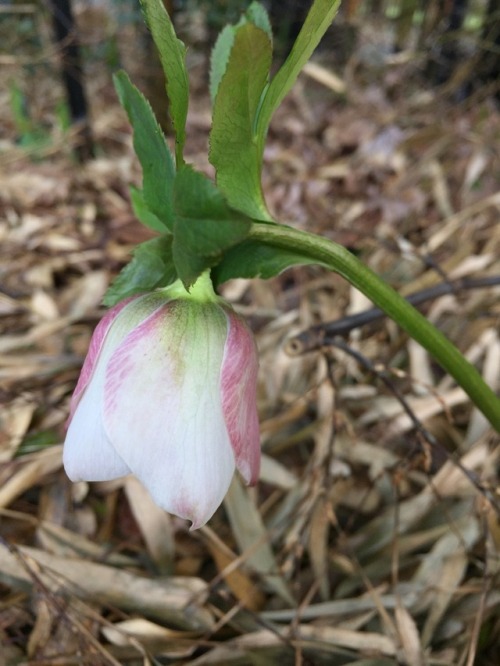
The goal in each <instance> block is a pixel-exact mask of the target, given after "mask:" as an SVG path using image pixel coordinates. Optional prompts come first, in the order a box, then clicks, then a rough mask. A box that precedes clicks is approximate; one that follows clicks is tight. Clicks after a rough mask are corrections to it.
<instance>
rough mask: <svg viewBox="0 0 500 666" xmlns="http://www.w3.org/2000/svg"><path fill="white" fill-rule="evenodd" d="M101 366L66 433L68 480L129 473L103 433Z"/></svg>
mask: <svg viewBox="0 0 500 666" xmlns="http://www.w3.org/2000/svg"><path fill="white" fill-rule="evenodd" d="M104 372H105V369H104V368H103V367H102V366H101V368H98V369H97V372H95V373H94V375H93V377H92V381H91V382H90V383H89V385H88V388H87V390H86V391H85V392H84V394H83V396H82V398H81V400H80V402H79V403H78V407H77V408H76V410H75V413H74V415H73V418H72V419H71V422H70V424H69V427H68V432H67V433H66V440H65V442H64V451H63V464H64V469H65V470H66V474H67V475H68V476H69V478H70V479H71V480H72V481H106V480H108V479H116V478H118V477H120V476H124V475H126V474H130V470H129V468H128V467H127V465H126V464H125V463H124V462H123V460H122V459H121V458H120V456H119V455H118V454H117V453H116V451H115V449H114V447H113V446H112V445H111V443H110V442H109V440H108V438H107V437H106V433H105V432H104V428H103V424H102V403H103V400H104V396H103V386H104Z"/></svg>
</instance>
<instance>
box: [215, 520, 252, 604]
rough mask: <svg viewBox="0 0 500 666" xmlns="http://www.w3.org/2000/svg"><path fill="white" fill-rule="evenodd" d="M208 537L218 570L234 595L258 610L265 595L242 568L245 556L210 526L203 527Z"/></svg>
mask: <svg viewBox="0 0 500 666" xmlns="http://www.w3.org/2000/svg"><path fill="white" fill-rule="evenodd" d="M203 533H204V535H205V536H206V537H207V542H206V543H207V547H208V549H209V550H210V553H211V555H212V557H213V559H214V561H215V564H216V566H217V570H218V571H219V573H220V574H221V576H222V577H223V578H224V580H225V581H226V583H227V584H228V586H229V588H230V589H231V590H232V592H233V594H234V596H235V597H236V598H237V599H238V600H239V601H241V603H242V604H243V605H244V606H245V607H246V608H249V609H250V610H252V611H257V610H259V609H260V608H262V606H263V605H264V602H265V596H264V594H263V593H262V592H261V590H259V588H258V586H256V585H255V582H254V581H253V580H252V579H251V578H250V576H249V575H248V574H247V573H246V572H245V571H244V570H243V569H242V568H241V565H242V564H244V560H243V558H242V557H241V556H240V557H237V556H236V555H235V554H234V553H233V552H232V550H231V549H230V548H228V547H227V546H226V545H225V544H224V543H223V542H222V541H221V539H219V538H218V536H217V535H216V534H215V533H214V532H213V531H212V530H211V529H210V528H208V527H206V526H205V527H204V528H203Z"/></svg>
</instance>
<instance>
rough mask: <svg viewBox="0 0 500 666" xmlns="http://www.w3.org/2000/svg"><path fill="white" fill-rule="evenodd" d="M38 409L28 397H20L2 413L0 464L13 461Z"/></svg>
mask: <svg viewBox="0 0 500 666" xmlns="http://www.w3.org/2000/svg"><path fill="white" fill-rule="evenodd" d="M35 409H36V403H35V402H34V401H30V400H29V398H28V396H20V397H19V398H16V399H15V400H13V401H12V402H11V403H10V405H9V406H7V407H5V408H3V409H2V411H1V412H0V444H1V446H0V463H5V462H7V461H9V460H12V458H13V456H14V454H15V453H16V451H17V447H18V446H19V444H20V443H21V441H22V439H23V437H24V436H25V434H26V432H27V430H28V428H29V426H30V423H31V419H32V417H33V413H34V411H35Z"/></svg>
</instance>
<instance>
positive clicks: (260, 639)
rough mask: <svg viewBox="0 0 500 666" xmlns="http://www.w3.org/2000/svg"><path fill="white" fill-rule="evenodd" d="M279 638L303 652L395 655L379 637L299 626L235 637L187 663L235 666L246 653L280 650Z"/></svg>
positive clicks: (385, 639)
mask: <svg viewBox="0 0 500 666" xmlns="http://www.w3.org/2000/svg"><path fill="white" fill-rule="evenodd" d="M283 638H288V639H289V640H290V643H291V646H294V647H298V646H300V647H302V648H303V649H304V648H310V649H314V648H317V649H319V650H321V651H322V652H323V651H324V652H326V653H328V652H329V651H332V652H336V650H335V648H339V647H342V648H347V649H352V650H356V651H360V652H366V653H368V654H380V655H389V656H395V655H396V646H395V644H394V642H393V641H392V640H391V639H390V638H388V637H387V636H383V635H382V634H376V633H373V632H361V631H350V630H349V629H339V628H336V627H315V626H311V625H304V624H301V625H298V626H297V627H294V629H293V631H292V632H290V629H288V628H284V629H276V631H274V632H272V631H268V630H266V629H263V630H261V631H256V632H253V633H249V634H246V635H244V636H239V637H238V638H235V639H233V640H231V641H228V643H226V646H225V647H224V648H215V650H212V652H209V653H207V654H206V655H203V656H202V657H199V658H198V659H195V660H193V661H192V662H191V663H192V664H193V666H206V665H208V664H224V663H228V664H229V663H238V660H240V659H241V657H242V656H244V655H245V654H246V653H247V652H248V653H249V654H253V653H255V654H256V655H258V654H259V653H260V652H264V651H266V650H268V649H269V648H273V647H283ZM228 648H229V649H228Z"/></svg>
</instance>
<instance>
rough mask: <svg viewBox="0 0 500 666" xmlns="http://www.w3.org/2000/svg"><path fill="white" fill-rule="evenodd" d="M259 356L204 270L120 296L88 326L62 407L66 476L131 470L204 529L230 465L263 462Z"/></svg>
mask: <svg viewBox="0 0 500 666" xmlns="http://www.w3.org/2000/svg"><path fill="white" fill-rule="evenodd" d="M257 367H258V360H257V352H256V347H255V343H254V340H253V337H252V334H251V332H250V330H249V329H248V327H247V325H246V323H245V322H244V320H243V319H242V318H241V317H240V316H239V315H237V314H236V313H235V312H234V311H233V310H232V309H231V307H230V306H229V305H228V304H227V303H225V302H224V301H223V300H222V299H220V298H219V297H217V296H216V295H215V293H214V292H213V289H212V286H211V282H210V279H209V277H208V276H207V275H204V276H202V277H201V278H200V279H199V280H198V282H197V283H196V284H195V285H194V286H193V287H192V288H191V291H190V293H188V292H187V291H186V290H185V289H184V287H183V286H182V285H181V284H180V283H175V284H174V285H172V286H170V287H168V288H166V289H163V290H158V291H156V292H153V293H150V294H146V295H142V296H138V297H135V298H132V299H128V300H126V301H123V302H121V303H119V304H118V305H116V306H115V307H114V308H112V309H111V310H110V311H109V312H108V313H107V314H106V316H105V317H104V318H103V319H102V321H101V322H100V323H99V325H98V326H97V328H96V330H95V332H94V335H93V337H92V340H91V343H90V348H89V352H88V355H87V358H86V359H85V363H84V365H83V368H82V371H81V375H80V379H79V381H78V384H77V387H76V389H75V392H74V394H73V397H72V400H71V406H70V419H69V426H68V432H67V436H66V442H65V445H64V466H65V469H66V472H67V474H68V476H69V477H70V479H72V480H73V481H77V480H86V481H103V480H109V479H114V478H117V477H120V476H123V475H126V474H130V473H133V474H135V476H137V478H138V479H139V480H140V481H141V482H142V483H143V484H144V485H145V486H146V488H147V489H148V490H149V492H150V493H151V495H152V497H153V499H154V500H155V502H156V503H157V504H158V505H159V506H161V507H162V508H164V509H165V510H167V511H169V512H171V513H174V514H176V515H178V516H181V517H182V518H187V519H188V520H191V521H192V528H197V527H200V526H202V525H204V524H205V523H206V522H207V520H208V519H209V518H210V517H211V516H212V515H213V513H214V512H215V510H216V509H217V507H218V506H219V504H220V503H221V502H222V500H223V498H224V495H225V494H226V492H227V489H228V487H229V484H230V482H231V479H232V476H233V474H234V470H235V468H237V469H238V470H239V471H240V473H241V474H242V476H243V478H244V480H245V481H246V483H248V484H253V483H255V482H256V481H257V477H258V473H259V464H260V444H259V425H258V418H257V408H256V381H257Z"/></svg>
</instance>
